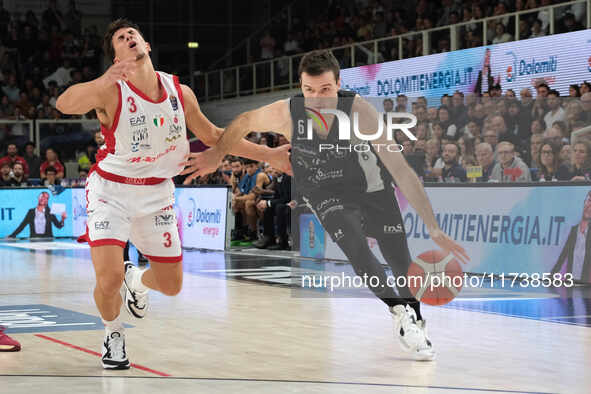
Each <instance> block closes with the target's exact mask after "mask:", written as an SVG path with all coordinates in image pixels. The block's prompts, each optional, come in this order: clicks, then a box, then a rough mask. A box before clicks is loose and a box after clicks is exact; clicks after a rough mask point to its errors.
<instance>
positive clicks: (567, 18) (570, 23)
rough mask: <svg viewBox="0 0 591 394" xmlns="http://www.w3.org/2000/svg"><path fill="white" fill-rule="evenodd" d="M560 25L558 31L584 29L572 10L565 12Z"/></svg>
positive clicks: (565, 31) (566, 31)
mask: <svg viewBox="0 0 591 394" xmlns="http://www.w3.org/2000/svg"><path fill="white" fill-rule="evenodd" d="M560 25H561V26H559V28H558V29H557V30H558V33H570V32H573V31H577V30H583V26H581V24H580V23H579V22H577V21H576V20H575V16H574V15H573V14H571V13H570V12H568V13H566V14H564V16H563V17H562V23H561V24H560Z"/></svg>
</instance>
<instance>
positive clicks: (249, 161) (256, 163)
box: [244, 159, 259, 166]
mask: <svg viewBox="0 0 591 394" xmlns="http://www.w3.org/2000/svg"><path fill="white" fill-rule="evenodd" d="M249 164H255V165H258V164H259V162H258V161H256V160H252V159H245V160H244V165H245V166H247V165H249Z"/></svg>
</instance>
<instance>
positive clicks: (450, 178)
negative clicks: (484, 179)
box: [440, 143, 468, 182]
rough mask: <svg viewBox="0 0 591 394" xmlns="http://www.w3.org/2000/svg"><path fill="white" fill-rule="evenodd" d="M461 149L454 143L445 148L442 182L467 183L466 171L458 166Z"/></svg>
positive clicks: (442, 155)
mask: <svg viewBox="0 0 591 394" xmlns="http://www.w3.org/2000/svg"><path fill="white" fill-rule="evenodd" d="M459 152H460V149H459V148H458V146H457V145H456V144H454V143H449V144H447V145H445V146H444V147H443V153H442V154H441V157H442V158H443V163H444V165H443V169H442V170H441V179H440V181H441V182H466V181H467V180H468V178H467V177H466V170H465V169H464V168H463V167H462V166H460V165H459V164H458V157H459Z"/></svg>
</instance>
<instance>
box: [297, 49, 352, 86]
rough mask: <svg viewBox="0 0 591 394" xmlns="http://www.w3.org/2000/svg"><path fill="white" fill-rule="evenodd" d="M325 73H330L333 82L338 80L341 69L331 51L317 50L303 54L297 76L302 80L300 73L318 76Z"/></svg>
mask: <svg viewBox="0 0 591 394" xmlns="http://www.w3.org/2000/svg"><path fill="white" fill-rule="evenodd" d="M326 71H332V73H333V74H334V79H335V81H338V80H339V78H340V72H341V67H340V66H339V62H338V60H337V59H336V58H335V57H334V55H333V54H332V52H331V51H329V50H327V49H319V50H316V51H312V52H310V53H307V54H305V55H304V56H303V57H302V60H300V66H299V68H298V76H299V77H300V80H301V79H302V73H306V74H309V75H312V76H318V75H320V74H322V73H324V72H326Z"/></svg>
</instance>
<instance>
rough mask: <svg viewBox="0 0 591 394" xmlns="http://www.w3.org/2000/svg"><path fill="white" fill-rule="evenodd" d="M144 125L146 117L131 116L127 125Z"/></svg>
mask: <svg viewBox="0 0 591 394" xmlns="http://www.w3.org/2000/svg"><path fill="white" fill-rule="evenodd" d="M145 124H146V115H139V116H132V117H131V118H129V125H130V126H131V127H135V126H143V125H145Z"/></svg>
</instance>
